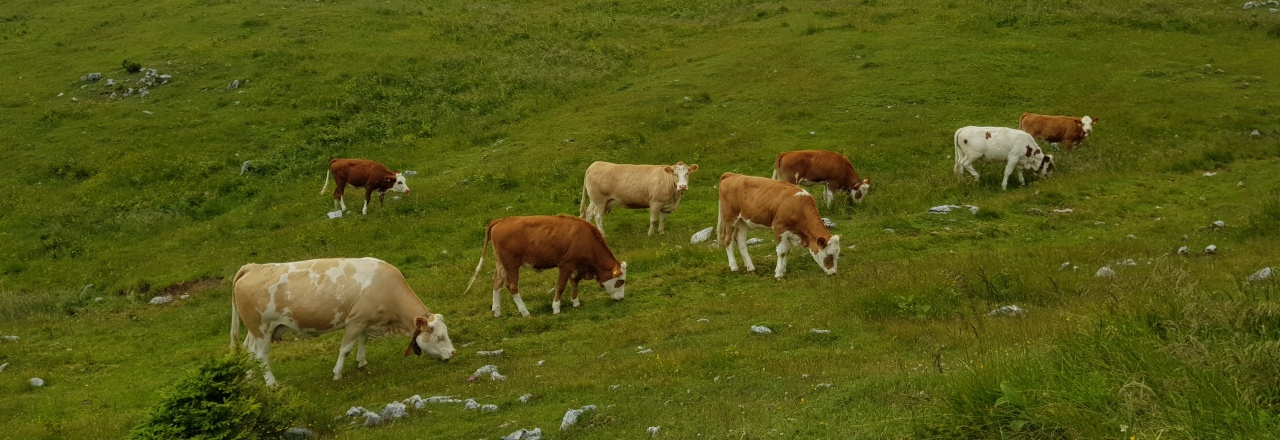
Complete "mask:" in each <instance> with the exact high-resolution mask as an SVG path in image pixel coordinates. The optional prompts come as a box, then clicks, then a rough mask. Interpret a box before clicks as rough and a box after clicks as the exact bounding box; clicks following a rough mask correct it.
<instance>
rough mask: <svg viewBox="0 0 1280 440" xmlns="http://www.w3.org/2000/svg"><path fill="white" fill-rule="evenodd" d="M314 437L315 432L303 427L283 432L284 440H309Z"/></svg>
mask: <svg viewBox="0 0 1280 440" xmlns="http://www.w3.org/2000/svg"><path fill="white" fill-rule="evenodd" d="M315 436H316V433H315V432H313V431H312V430H310V429H307V428H303V427H293V428H289V430H288V431H285V432H284V439H285V440H304V439H309V438H312V437H315Z"/></svg>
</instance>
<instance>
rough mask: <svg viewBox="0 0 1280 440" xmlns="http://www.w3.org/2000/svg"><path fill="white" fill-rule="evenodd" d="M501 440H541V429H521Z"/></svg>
mask: <svg viewBox="0 0 1280 440" xmlns="http://www.w3.org/2000/svg"><path fill="white" fill-rule="evenodd" d="M502 440H542V428H533V430H532V431H530V430H528V429H521V430H519V431H516V432H513V433H511V434H507V436H506V437H503V438H502Z"/></svg>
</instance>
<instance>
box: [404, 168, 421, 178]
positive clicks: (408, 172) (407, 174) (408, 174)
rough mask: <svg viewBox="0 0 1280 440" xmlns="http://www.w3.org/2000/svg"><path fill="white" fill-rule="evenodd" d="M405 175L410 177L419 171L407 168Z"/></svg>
mask: <svg viewBox="0 0 1280 440" xmlns="http://www.w3.org/2000/svg"><path fill="white" fill-rule="evenodd" d="M404 175H406V176H409V177H413V176H416V175H418V172H417V171H414V170H405V171H404Z"/></svg>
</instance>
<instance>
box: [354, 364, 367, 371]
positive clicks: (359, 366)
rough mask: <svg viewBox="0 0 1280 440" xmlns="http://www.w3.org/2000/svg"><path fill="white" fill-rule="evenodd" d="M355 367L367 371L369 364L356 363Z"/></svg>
mask: <svg viewBox="0 0 1280 440" xmlns="http://www.w3.org/2000/svg"><path fill="white" fill-rule="evenodd" d="M356 369H357V370H360V371H369V364H365V365H357V366H356Z"/></svg>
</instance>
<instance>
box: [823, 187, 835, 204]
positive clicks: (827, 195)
mask: <svg viewBox="0 0 1280 440" xmlns="http://www.w3.org/2000/svg"><path fill="white" fill-rule="evenodd" d="M831 185H832V184H830V183H828V184H826V185H823V186H822V201H823V202H826V204H827V207H828V208H830V207H831V200H832V199H835V197H836V195H835V193H833V192H831Z"/></svg>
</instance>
